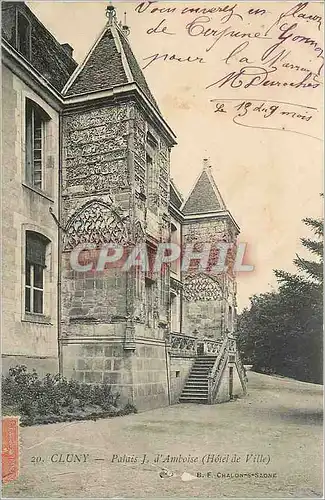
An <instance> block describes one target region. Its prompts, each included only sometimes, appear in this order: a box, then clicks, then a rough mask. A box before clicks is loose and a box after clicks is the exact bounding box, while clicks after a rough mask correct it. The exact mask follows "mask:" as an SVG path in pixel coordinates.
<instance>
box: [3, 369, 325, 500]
mask: <svg viewBox="0 0 325 500" xmlns="http://www.w3.org/2000/svg"><path fill="white" fill-rule="evenodd" d="M248 375H249V394H248V395H247V396H246V397H245V398H243V399H238V400H236V401H233V402H229V403H224V404H221V405H213V406H204V405H194V404H188V405H186V404H182V405H175V406H170V407H167V408H162V409H159V410H152V411H147V412H145V413H141V414H138V415H130V416H126V417H117V418H114V419H107V420H98V421H97V422H91V421H87V422H76V423H66V424H53V425H47V426H35V427H29V428H22V429H21V445H22V452H21V469H20V478H19V479H18V480H17V481H15V482H13V483H11V484H9V485H7V486H6V487H5V490H4V492H3V496H4V497H7V498H8V497H11V498H12V497H15V498H17V497H34V498H35V497H36V498H40V497H52V498H62V497H70V498H71V497H74V498H90V497H93V498H101V497H102V498H108V497H119V498H121V497H124V498H125V497H127V498H130V497H131V498H132V497H133V498H134V497H135V498H140V497H141V498H143V497H147V498H162V497H168V498H173V497H196V498H198V497H214V498H217V497H218V498H220V497H240V498H243V497H246V498H247V497H250V498H270V497H274V498H280V497H281V498H299V497H300V498H306V497H310V498H315V497H322V436H323V434H322V402H323V400H322V387H321V386H318V385H314V384H307V383H304V382H298V381H294V380H290V379H285V378H278V377H270V376H266V375H261V374H257V373H253V372H249V373H248ZM180 454H181V455H182V457H187V456H188V455H191V456H192V457H193V460H196V457H197V460H196V461H194V462H191V463H188V462H185V463H183V462H170V460H169V457H171V456H172V457H179V455H180ZM209 454H210V460H211V458H212V456H213V455H214V457H215V459H216V460H217V462H211V461H210V460H209V461H208V463H202V461H205V460H207V455H209ZM144 455H145V456H144ZM218 455H219V456H221V457H223V458H224V460H225V461H224V462H221V463H219V462H218ZM168 456H169V457H168ZM227 456H228V458H227ZM71 457H73V459H74V460H77V461H72V462H68V461H67V460H70V459H71ZM76 457H78V458H76ZM204 457H205V459H204ZM79 460H80V461H79ZM164 460H165V461H164ZM231 460H233V461H231ZM142 462H144V463H142ZM164 469H167V470H164ZM184 473H185V474H184ZM208 473H209V474H208ZM199 475H201V476H202V477H197V476H199ZM161 476H162V477H161ZM193 477H194V478H193Z"/></svg>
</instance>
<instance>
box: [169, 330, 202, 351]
mask: <svg viewBox="0 0 325 500" xmlns="http://www.w3.org/2000/svg"><path fill="white" fill-rule="evenodd" d="M169 340H170V347H171V354H172V355H173V356H180V357H194V356H196V354H197V338H196V337H190V336H188V335H182V334H180V333H171V334H170V336H169Z"/></svg>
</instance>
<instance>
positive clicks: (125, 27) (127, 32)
mask: <svg viewBox="0 0 325 500" xmlns="http://www.w3.org/2000/svg"><path fill="white" fill-rule="evenodd" d="M122 30H123V33H124V35H125V36H128V35H129V34H130V28H129V26H128V25H127V24H126V12H124V24H123V26H122Z"/></svg>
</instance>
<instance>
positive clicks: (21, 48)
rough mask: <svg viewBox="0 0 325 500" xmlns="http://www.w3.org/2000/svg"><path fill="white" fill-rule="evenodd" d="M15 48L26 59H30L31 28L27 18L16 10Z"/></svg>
mask: <svg viewBox="0 0 325 500" xmlns="http://www.w3.org/2000/svg"><path fill="white" fill-rule="evenodd" d="M17 50H18V52H20V53H21V55H23V56H24V57H26V59H30V52H31V30H30V24H29V21H28V19H26V17H25V16H24V15H23V14H21V12H18V17H17Z"/></svg>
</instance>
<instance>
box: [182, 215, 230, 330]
mask: <svg viewBox="0 0 325 500" xmlns="http://www.w3.org/2000/svg"><path fill="white" fill-rule="evenodd" d="M182 240H183V246H184V247H186V246H187V245H190V244H192V245H193V251H194V252H202V251H203V249H204V245H205V244H211V245H212V247H211V250H210V256H209V259H208V265H207V266H206V268H205V269H200V268H199V265H198V261H197V260H192V261H191V264H190V266H189V268H188V269H187V270H185V271H184V272H183V273H182V279H183V285H184V289H183V307H182V309H183V331H184V332H185V333H187V334H188V335H193V334H194V335H197V336H199V337H210V338H211V337H214V338H218V337H220V336H221V335H223V334H224V332H225V330H226V329H229V330H230V331H232V323H233V321H232V318H233V315H234V312H233V311H234V310H235V307H236V286H235V280H234V278H233V276H231V275H228V273H220V272H217V271H213V266H215V265H216V264H217V260H218V251H217V250H216V249H217V245H218V243H220V242H227V243H234V242H235V240H236V234H235V231H234V230H233V227H232V225H231V224H230V223H229V221H228V220H227V218H226V217H225V216H218V215H214V216H212V215H211V216H208V215H207V216H206V217H204V218H202V219H201V218H200V219H195V218H194V219H192V220H190V219H188V220H186V221H185V223H184V225H183V227H182ZM213 247H214V248H213ZM228 260H229V259H228ZM229 311H230V312H229ZM196 332H197V333H196Z"/></svg>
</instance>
